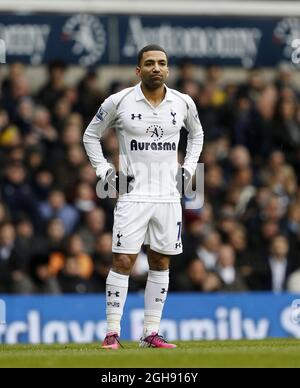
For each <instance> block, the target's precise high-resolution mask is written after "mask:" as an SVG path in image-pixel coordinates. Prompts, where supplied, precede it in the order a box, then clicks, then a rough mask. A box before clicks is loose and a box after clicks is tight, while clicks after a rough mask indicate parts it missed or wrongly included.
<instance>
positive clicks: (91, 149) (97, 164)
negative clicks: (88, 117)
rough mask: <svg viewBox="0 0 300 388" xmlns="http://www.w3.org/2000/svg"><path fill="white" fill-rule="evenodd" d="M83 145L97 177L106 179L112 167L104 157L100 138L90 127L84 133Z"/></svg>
mask: <svg viewBox="0 0 300 388" xmlns="http://www.w3.org/2000/svg"><path fill="white" fill-rule="evenodd" d="M83 144H84V148H85V150H86V153H87V155H88V158H89V160H90V162H91V165H92V166H93V167H94V169H95V170H96V174H97V176H98V177H100V178H101V179H104V178H105V175H106V173H107V171H108V170H109V168H111V166H110V164H109V163H108V162H107V160H106V158H105V157H104V155H103V150H102V146H101V143H100V137H99V136H98V134H97V133H95V132H94V131H93V130H92V129H91V128H90V127H88V128H87V129H86V131H85V133H84V136H83Z"/></svg>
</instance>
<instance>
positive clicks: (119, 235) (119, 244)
mask: <svg viewBox="0 0 300 388" xmlns="http://www.w3.org/2000/svg"><path fill="white" fill-rule="evenodd" d="M122 236H123V234H121V233H120V232H118V234H117V238H118V242H117V246H118V247H120V246H121V241H120V239H121V237H122Z"/></svg>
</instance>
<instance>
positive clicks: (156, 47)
mask: <svg viewBox="0 0 300 388" xmlns="http://www.w3.org/2000/svg"><path fill="white" fill-rule="evenodd" d="M148 51H162V52H163V53H165V54H166V57H168V55H167V53H166V50H165V49H163V48H162V47H161V46H159V45H158V44H148V45H147V46H145V47H143V48H142V49H141V50H140V51H139V53H138V58H137V59H138V66H139V65H140V64H141V61H142V58H143V54H144V53H146V52H148Z"/></svg>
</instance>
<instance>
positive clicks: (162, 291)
mask: <svg viewBox="0 0 300 388" xmlns="http://www.w3.org/2000/svg"><path fill="white" fill-rule="evenodd" d="M167 291H168V290H167V289H166V288H162V289H161V292H160V293H161V294H165V293H166V292H167Z"/></svg>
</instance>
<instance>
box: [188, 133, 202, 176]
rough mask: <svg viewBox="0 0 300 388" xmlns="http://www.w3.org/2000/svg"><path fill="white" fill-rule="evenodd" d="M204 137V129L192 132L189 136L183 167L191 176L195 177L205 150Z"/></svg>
mask: <svg viewBox="0 0 300 388" xmlns="http://www.w3.org/2000/svg"><path fill="white" fill-rule="evenodd" d="M203 137H204V136H203V130H202V128H201V129H199V130H197V131H195V132H191V131H190V132H189V135H188V142H187V147H186V156H185V159H184V163H183V167H184V168H186V169H187V170H188V171H189V172H190V174H191V175H194V173H195V171H196V167H197V163H198V161H199V157H200V155H201V152H202V148H203Z"/></svg>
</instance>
